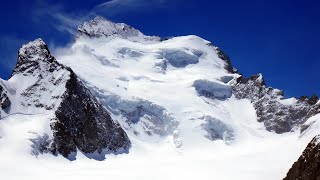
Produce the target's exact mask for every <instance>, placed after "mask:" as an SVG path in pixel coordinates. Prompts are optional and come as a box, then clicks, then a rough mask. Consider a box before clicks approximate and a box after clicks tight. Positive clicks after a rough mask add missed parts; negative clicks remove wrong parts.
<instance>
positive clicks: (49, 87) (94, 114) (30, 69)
mask: <svg viewBox="0 0 320 180" xmlns="http://www.w3.org/2000/svg"><path fill="white" fill-rule="evenodd" d="M21 74H22V75H23V76H25V77H28V78H29V77H30V79H32V81H31V82H34V83H33V84H30V86H28V87H27V88H26V89H23V91H22V93H21V94H20V95H19V96H20V99H21V102H20V105H21V106H22V108H28V109H29V111H30V109H31V110H35V111H36V112H42V111H43V112H47V111H54V114H55V115H54V117H52V119H51V123H50V126H51V129H52V131H53V139H48V137H46V139H47V140H46V141H42V140H41V138H40V140H39V141H38V140H37V141H36V140H34V141H32V142H33V143H34V144H35V146H34V147H41V149H39V150H38V151H36V150H34V152H40V153H42V152H52V153H54V154H58V153H60V154H62V155H63V156H64V157H66V158H69V159H72V158H73V157H71V154H73V155H75V154H76V152H77V149H79V150H80V151H82V152H83V153H102V151H104V152H111V153H112V152H114V153H116V152H119V151H120V150H125V149H128V148H129V147H130V140H129V138H128V137H127V135H126V133H125V131H124V130H123V129H122V128H121V126H120V125H119V124H118V123H117V122H115V121H114V120H112V119H111V117H110V115H109V113H108V111H107V110H106V109H105V108H104V107H103V106H102V105H101V103H100V102H99V101H98V100H97V99H96V98H95V97H94V96H93V95H92V94H91V93H90V91H89V90H88V89H87V88H86V87H85V86H84V85H83V83H82V81H81V80H80V79H78V77H77V76H76V74H74V72H73V71H72V70H71V69H70V68H67V67H65V66H63V65H61V64H60V63H58V62H57V61H56V60H55V58H54V57H53V56H51V54H50V51H49V50H48V47H47V45H46V44H45V43H44V42H43V41H42V40H41V39H37V40H35V41H33V42H30V43H28V44H26V45H23V46H22V48H21V49H20V50H19V56H18V62H17V67H16V68H15V70H14V73H13V76H15V75H21ZM2 89H3V88H2ZM0 90H1V89H0ZM1 97H2V96H1ZM2 99H3V98H2ZM2 99H1V100H2ZM7 101H8V100H5V101H1V102H3V103H1V106H2V107H7V106H8V104H10V103H8V102H7ZM9 102H10V101H9ZM42 139H43V138H42ZM35 142H36V143H35ZM40 142H45V143H42V144H41V143H40ZM48 142H50V143H48ZM39 143H40V146H39Z"/></svg>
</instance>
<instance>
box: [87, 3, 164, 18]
mask: <svg viewBox="0 0 320 180" xmlns="http://www.w3.org/2000/svg"><path fill="white" fill-rule="evenodd" d="M167 3H168V0H111V1H108V2H105V3H102V4H99V5H97V6H96V7H95V8H93V9H92V12H94V13H98V14H104V15H107V16H115V15H119V14H123V13H130V12H135V11H137V12H143V11H151V10H153V9H155V8H163V7H165V6H166V5H167Z"/></svg>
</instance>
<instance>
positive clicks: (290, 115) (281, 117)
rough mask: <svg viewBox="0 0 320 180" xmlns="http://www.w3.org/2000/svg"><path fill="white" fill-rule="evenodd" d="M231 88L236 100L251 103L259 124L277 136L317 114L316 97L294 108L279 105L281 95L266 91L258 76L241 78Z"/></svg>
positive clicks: (278, 91) (270, 88)
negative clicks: (245, 100)
mask: <svg viewBox="0 0 320 180" xmlns="http://www.w3.org/2000/svg"><path fill="white" fill-rule="evenodd" d="M232 88H233V93H234V95H235V97H236V98H239V99H244V98H247V99H249V100H251V102H252V103H253V105H254V107H255V109H256V113H257V116H258V121H259V122H263V123H264V125H265V126H266V128H267V130H269V131H275V132H276V133H284V132H289V131H291V130H293V128H295V127H298V126H300V125H302V124H303V123H304V122H306V120H307V119H308V118H310V117H311V116H313V115H315V114H318V113H319V111H320V104H319V103H318V97H316V96H313V97H311V98H308V97H304V98H300V99H299V100H298V101H297V102H295V103H293V104H283V103H281V102H280V101H281V100H282V99H284V97H283V92H282V91H281V90H278V89H273V88H272V87H267V86H266V84H265V82H264V79H263V77H262V75H261V74H259V75H254V76H251V77H250V78H244V77H240V78H238V79H237V82H236V83H234V84H233V87H232Z"/></svg>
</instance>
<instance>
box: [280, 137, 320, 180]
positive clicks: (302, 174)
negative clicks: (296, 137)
mask: <svg viewBox="0 0 320 180" xmlns="http://www.w3.org/2000/svg"><path fill="white" fill-rule="evenodd" d="M319 179H320V135H317V136H315V137H314V138H313V139H312V140H311V142H310V143H309V144H308V146H307V147H306V149H305V150H304V151H303V153H302V155H301V156H300V157H299V159H298V160H297V161H296V162H295V163H294V164H293V165H292V167H291V168H290V170H289V171H288V173H287V175H286V177H285V178H284V179H283V180H319Z"/></svg>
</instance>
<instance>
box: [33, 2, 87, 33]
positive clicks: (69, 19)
mask: <svg viewBox="0 0 320 180" xmlns="http://www.w3.org/2000/svg"><path fill="white" fill-rule="evenodd" d="M87 14H88V11H77V12H66V10H65V9H64V7H63V5H62V4H54V5H53V4H48V3H47V2H45V1H38V2H37V3H36V4H35V7H34V10H33V12H32V18H33V20H34V21H35V22H41V23H43V22H44V21H47V22H48V25H49V26H50V27H53V28H55V29H56V30H58V31H61V32H68V33H70V34H75V33H76V30H77V26H78V25H79V24H80V23H81V22H82V21H83V20H84V19H85V18H86V16H84V15H87ZM48 19H49V20H48Z"/></svg>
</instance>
